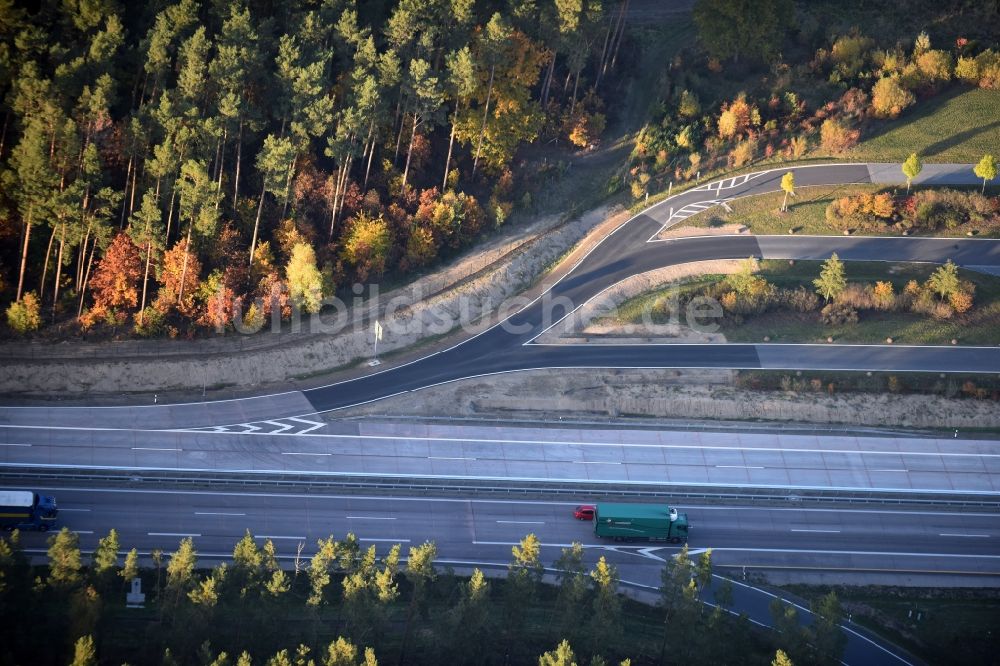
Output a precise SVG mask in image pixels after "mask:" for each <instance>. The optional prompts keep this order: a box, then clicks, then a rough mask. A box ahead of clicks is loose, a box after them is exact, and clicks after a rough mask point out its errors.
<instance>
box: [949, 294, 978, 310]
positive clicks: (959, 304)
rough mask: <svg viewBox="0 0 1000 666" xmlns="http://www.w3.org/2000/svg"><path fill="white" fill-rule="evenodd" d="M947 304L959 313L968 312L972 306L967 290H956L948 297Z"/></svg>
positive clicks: (970, 296) (970, 295)
mask: <svg viewBox="0 0 1000 666" xmlns="http://www.w3.org/2000/svg"><path fill="white" fill-rule="evenodd" d="M948 304H949V305H951V307H952V309H953V310H955V312H957V313H959V314H962V313H963V312H968V311H969V309H970V308H972V294H970V293H969V292H967V291H956V292H955V293H954V294H952V295H951V296H949V297H948Z"/></svg>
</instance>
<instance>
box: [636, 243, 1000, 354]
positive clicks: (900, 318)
mask: <svg viewBox="0 0 1000 666" xmlns="http://www.w3.org/2000/svg"><path fill="white" fill-rule="evenodd" d="M819 269H820V262H816V261H799V262H795V263H794V264H789V263H788V262H786V261H763V262H761V270H760V275H761V276H762V277H764V278H765V279H767V281H768V282H771V283H772V284H774V285H776V286H777V287H781V288H789V289H791V288H795V287H797V286H799V285H804V286H806V287H807V288H809V289H811V288H812V280H813V279H814V278H816V276H818V275H819ZM933 270H934V268H933V267H931V266H924V265H921V264H886V263H881V262H847V263H846V273H847V279H848V281H849V282H875V281H876V280H888V281H891V282H892V283H893V286H894V287H895V290H896V292H897V293H899V292H900V291H901V290H902V288H903V286H904V285H905V284H906V283H907V281H909V280H917V281H918V282H923V281H925V280H926V279H927V277H928V276H929V275H930V273H931V272H932V271H933ZM961 275H962V278H963V279H966V280H970V281H972V282H973V283H975V285H976V294H975V304H974V305H973V308H972V310H970V311H969V312H967V313H965V314H964V315H956V316H955V317H953V318H952V319H948V320H938V319H934V318H932V317H929V316H927V315H923V314H917V313H912V312H885V311H874V310H863V311H861V312H859V321H858V323H856V324H845V325H842V326H824V325H822V324H821V323H820V322H819V315H818V313H817V312H790V311H786V310H776V311H771V312H765V313H763V314H760V315H753V316H747V317H746V318H745V319H744V321H743V322H742V323H740V324H737V323H735V322H734V321H733V320H731V319H729V318H727V319H725V320H723V323H722V325H721V329H720V331H721V332H722V333H723V334H724V335H725V336H726V339H727V340H729V341H730V342H761V341H763V340H764V338H765V337H767V338H769V341H770V342H784V343H793V342H813V343H822V342H826V341H827V338H828V337H832V338H833V340H834V341H835V342H840V343H884V342H885V340H886V338H889V337H891V338H892V339H893V343H894V344H950V343H951V341H952V340H953V339H954V340H956V341H957V342H958V343H959V344H963V345H995V344H997V343H998V342H1000V278H997V277H993V276H988V275H982V274H979V273H973V272H969V271H961ZM722 279H723V277H722V276H717V275H710V276H703V277H702V278H700V279H699V280H697V281H694V282H691V283H688V284H685V285H681V286H680V287H679V288H678V287H676V286H675V287H667V288H664V289H659V290H656V291H652V292H648V293H646V294H640V295H639V296H636V297H635V298H632V299H629V300H628V301H626V302H625V303H623V304H622V305H621V306H620V308H619V311H618V316H617V317H616V320H617V321H619V322H621V323H623V324H624V323H637V322H639V321H641V317H642V313H643V311H645V310H647V309H648V310H650V312H651V313H652V319H653V321H654V322H657V321H658V318H659V319H663V318H664V317H665V315H664V313H663V309H662V303H663V302H665V299H666V297H667V296H668V295H670V294H674V293H678V291H677V290H678V289H679V290H680V291H679V295H680V296H682V297H683V295H684V294H685V293H691V292H693V291H696V290H699V289H701V288H703V287H705V286H707V285H709V284H710V283H712V282H717V281H719V280H722Z"/></svg>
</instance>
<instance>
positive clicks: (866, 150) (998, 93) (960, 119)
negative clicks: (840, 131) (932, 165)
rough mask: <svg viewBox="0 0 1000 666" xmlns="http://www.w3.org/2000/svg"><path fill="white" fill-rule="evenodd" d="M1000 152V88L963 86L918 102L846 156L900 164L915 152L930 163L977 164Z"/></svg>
mask: <svg viewBox="0 0 1000 666" xmlns="http://www.w3.org/2000/svg"><path fill="white" fill-rule="evenodd" d="M998 151H1000V90H985V89H981V88H973V89H969V88H967V87H965V86H960V87H958V88H957V89H955V90H952V91H949V92H946V93H944V94H942V95H939V96H937V97H932V98H930V99H926V100H919V101H918V102H917V104H916V105H915V106H913V107H912V108H910V109H908V110H907V111H905V112H904V113H903V115H902V116H901V117H900V118H898V119H896V120H894V121H891V122H888V123H885V124H881V125H877V126H876V127H875V128H873V131H872V132H871V134H870V135H867V136H864V137H863V140H862V141H861V143H859V144H858V145H857V146H855V147H854V149H853V150H851V151H850V152H849V153H848V154H847V155H846V157H848V158H850V159H853V160H869V161H873V162H901V161H902V160H905V159H906V158H907V156H908V155H909V154H910V153H913V152H916V153H918V154H920V156H921V157H922V158H923V159H924V161H926V162H966V163H974V162H978V161H979V159H980V158H981V157H982V156H983V155H984V154H985V153H993V154H994V155H996V153H997V152H998Z"/></svg>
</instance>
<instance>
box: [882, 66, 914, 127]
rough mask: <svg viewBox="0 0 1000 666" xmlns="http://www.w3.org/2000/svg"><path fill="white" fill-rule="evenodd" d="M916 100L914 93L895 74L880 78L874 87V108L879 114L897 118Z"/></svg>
mask: <svg viewBox="0 0 1000 666" xmlns="http://www.w3.org/2000/svg"><path fill="white" fill-rule="evenodd" d="M915 101H916V98H915V97H914V96H913V93H911V92H910V91H909V90H907V89H906V88H904V87H903V86H902V85H900V83H899V79H898V77H895V76H892V77H885V78H881V79H879V80H878V82H877V83H876V84H875V87H874V88H872V109H873V110H874V111H875V115H877V116H882V117H887V118H895V117H896V116H898V115H899V114H900V113H902V112H903V110H904V109H906V107H908V106H910V105H911V104H913V103H914V102H915Z"/></svg>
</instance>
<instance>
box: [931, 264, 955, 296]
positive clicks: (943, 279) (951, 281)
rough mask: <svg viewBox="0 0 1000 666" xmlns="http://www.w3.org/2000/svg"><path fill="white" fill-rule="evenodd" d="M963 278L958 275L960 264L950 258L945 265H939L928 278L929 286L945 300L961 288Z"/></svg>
mask: <svg viewBox="0 0 1000 666" xmlns="http://www.w3.org/2000/svg"><path fill="white" fill-rule="evenodd" d="M961 284H962V282H961V279H960V278H959V277H958V266H956V265H955V264H953V263H952V261H951V259H949V260H948V261H947V262H945V264H944V265H943V266H939V267H938V269H937V270H935V271H934V272H933V273H932V274H931V276H930V277H929V278H928V279H927V286H928V287H930V288H931V290H932V291H934V292H935V293H937V295H938V296H940V297H941V300H945V299H946V298H948V297H949V296H951V295H952V294H954V293H956V292H957V291H959V290H960V288H961Z"/></svg>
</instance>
